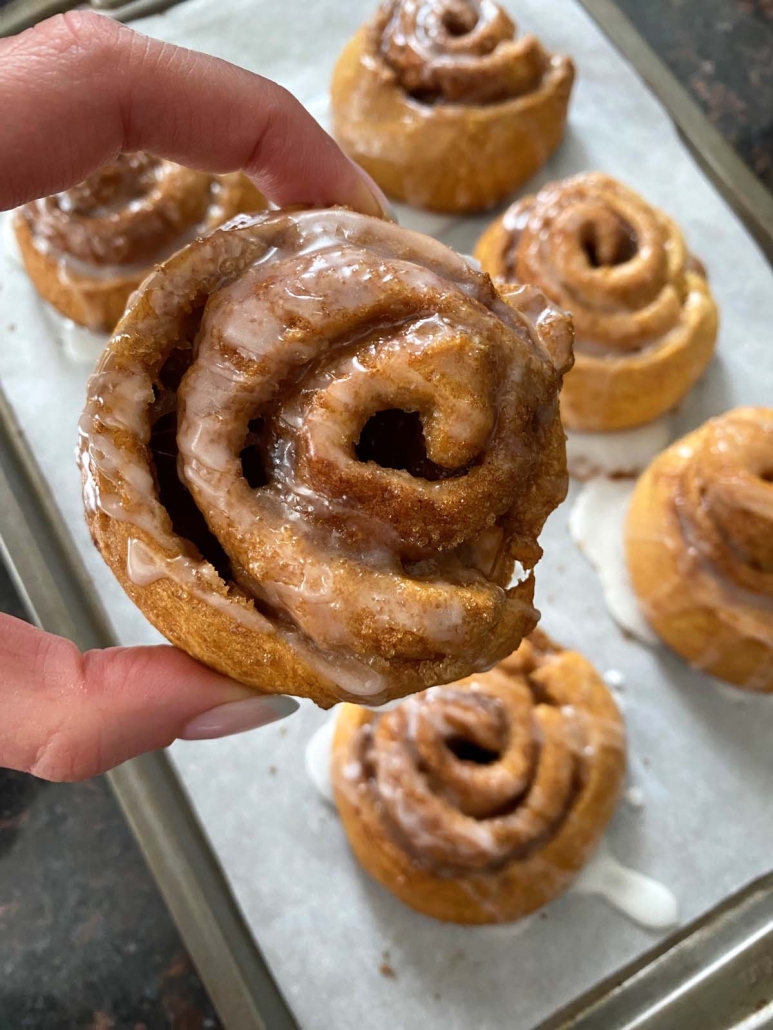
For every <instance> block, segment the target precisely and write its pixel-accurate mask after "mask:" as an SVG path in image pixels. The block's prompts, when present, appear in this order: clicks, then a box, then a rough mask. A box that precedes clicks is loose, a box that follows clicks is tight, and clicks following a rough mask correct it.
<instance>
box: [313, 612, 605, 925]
mask: <svg viewBox="0 0 773 1030" xmlns="http://www.w3.org/2000/svg"><path fill="white" fill-rule="evenodd" d="M624 770H625V731H624V727H623V722H622V719H621V717H620V713H619V712H618V709H617V706H616V705H615V702H614V700H613V699H612V696H611V695H610V693H609V692H608V690H607V688H606V687H605V686H604V683H603V681H602V680H601V677H600V676H599V675H598V673H597V672H596V670H595V669H594V668H593V666H592V665H591V664H590V662H588V661H587V659H585V658H584V657H583V656H582V655H580V654H578V653H576V652H573V651H565V650H563V649H562V648H561V647H559V646H558V645H556V644H554V643H553V642H552V641H551V640H550V639H549V638H548V637H547V636H546V635H545V634H544V633H541V632H540V631H539V630H537V631H536V632H535V633H533V634H532V636H531V637H529V638H527V639H526V640H524V641H523V643H522V644H521V646H520V648H519V650H518V651H517V652H516V653H515V654H513V655H512V656H511V657H510V658H508V659H506V660H505V661H504V662H502V663H501V664H500V665H498V666H497V667H496V668H494V669H492V670H491V671H490V672H487V673H482V674H479V675H477V676H473V677H470V678H469V679H467V680H464V681H462V682H461V683H454V684H451V685H450V686H446V687H433V688H432V689H431V690H428V691H426V692H425V693H422V694H417V695H415V696H414V697H412V698H409V699H407V700H406V701H404V702H402V703H401V704H400V705H399V706H397V707H396V708H394V709H392V710H391V711H389V712H385V713H383V714H381V713H379V714H376V713H374V712H370V711H367V710H365V709H362V708H360V707H356V706H354V705H345V706H344V707H343V708H342V709H341V713H340V715H339V716H338V720H337V723H336V729H335V737H334V740H333V751H332V765H331V772H332V782H333V788H334V792H335V800H336V804H337V806H338V811H339V813H340V815H341V820H342V822H343V825H344V829H345V831H346V834H347V837H348V838H349V843H350V844H351V847H352V850H353V851H354V853H355V855H356V857H357V859H358V860H359V862H360V863H361V865H362V866H363V867H364V868H365V869H366V870H367V871H368V872H369V873H370V874H371V876H373V877H375V879H377V880H378V881H379V882H380V883H382V884H383V885H384V886H385V887H387V889H388V890H390V891H392V893H393V894H395V895H396V896H397V897H398V898H400V900H401V901H404V902H405V903H406V904H407V905H410V906H411V907H412V908H415V909H417V910H418V911H419V912H423V913H425V914H426V915H429V916H434V917H435V918H436V919H443V920H446V921H448V922H455V923H493V922H506V921H509V920H513V919H519V918H520V917H522V916H525V915H528V914H529V913H530V912H533V911H534V910H535V909H537V908H540V907H541V906H542V905H545V904H547V902H549V901H551V900H552V899H553V898H555V897H557V896H558V895H559V894H560V893H561V892H562V891H564V890H566V888H567V887H568V886H569V884H570V883H571V881H572V880H573V879H574V877H575V876H576V874H577V873H578V872H579V871H580V869H581V868H582V867H583V866H584V865H585V863H586V862H587V861H588V859H589V858H590V856H591V854H592V852H593V851H594V849H595V847H596V845H597V844H598V841H599V839H600V838H601V835H602V833H603V832H604V829H605V828H606V825H607V823H608V822H609V819H610V818H611V816H612V813H613V811H614V808H615V804H616V802H617V798H618V796H619V793H620V788H621V785H622V780H623V774H624Z"/></svg>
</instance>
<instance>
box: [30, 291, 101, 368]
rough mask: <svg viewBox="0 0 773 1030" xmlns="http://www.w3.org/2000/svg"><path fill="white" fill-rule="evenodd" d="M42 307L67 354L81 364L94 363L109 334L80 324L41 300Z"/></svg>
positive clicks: (53, 333) (56, 337) (54, 335)
mask: <svg viewBox="0 0 773 1030" xmlns="http://www.w3.org/2000/svg"><path fill="white" fill-rule="evenodd" d="M41 307H42V309H43V312H44V314H45V318H46V321H47V322H48V324H49V326H50V328H51V334H52V335H53V337H54V338H55V339H56V341H57V343H58V344H59V345H60V346H61V348H62V350H63V351H64V353H65V355H66V356H67V357H68V358H69V359H70V360H71V361H74V362H76V363H77V364H79V365H93V364H94V363H95V362H96V360H97V358H98V357H99V355H100V354H101V353H102V351H103V350H104V349H105V346H106V344H107V341H108V340H109V339H110V336H109V334H108V333H99V332H96V330H94V329H87V328H86V326H84V325H78V324H77V322H73V320H72V319H71V318H65V316H64V315H62V314H60V313H59V312H58V311H57V310H56V308H52V307H51V305H50V304H46V303H45V302H41Z"/></svg>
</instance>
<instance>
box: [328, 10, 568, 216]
mask: <svg viewBox="0 0 773 1030" xmlns="http://www.w3.org/2000/svg"><path fill="white" fill-rule="evenodd" d="M515 31H516V30H515V25H514V24H513V22H512V21H511V20H510V18H509V17H508V16H507V14H506V13H505V12H504V11H503V10H502V9H501V8H500V7H499V5H498V4H496V3H493V2H492V0H484V3H483V4H480V3H474V2H473V0H441V2H438V0H419V2H415V0H390V2H387V3H384V4H383V5H382V6H381V8H380V10H379V11H378V13H377V14H376V16H375V17H374V19H373V21H372V22H370V23H369V24H368V25H366V26H364V27H363V28H362V29H361V30H360V31H359V32H358V33H357V34H356V35H355V37H354V38H353V39H352V40H351V41H350V42H349V44H348V45H347V46H346V48H345V49H344V51H343V53H342V54H341V56H340V58H339V60H338V63H337V65H336V68H335V71H334V73H333V80H332V84H331V99H332V112H333V129H334V135H335V136H336V139H337V140H338V141H339V143H340V144H341V146H342V147H343V148H344V150H346V152H347V153H348V154H349V155H350V156H351V157H353V158H354V159H355V161H357V162H358V163H359V164H361V165H362V167H363V168H364V169H365V170H366V171H367V172H369V174H370V175H372V176H373V178H374V179H375V180H376V182H377V183H378V184H379V185H380V186H381V188H382V189H383V190H384V191H385V192H386V193H387V194H388V195H389V196H390V197H394V198H395V199H397V200H404V201H406V202H408V203H409V204H414V205H416V206H417V207H423V208H427V209H428V210H430V211H447V212H462V211H479V210H482V209H484V208H487V207H491V206H492V205H494V204H496V203H498V202H499V201H501V200H503V199H504V198H505V197H507V196H508V195H509V194H510V193H512V192H513V191H514V190H516V189H518V187H519V186H521V185H522V184H523V183H524V182H525V181H526V180H527V179H528V178H530V177H531V176H532V175H533V174H534V173H535V172H536V171H537V170H538V169H539V168H541V167H542V165H543V164H544V163H545V161H546V160H547V159H548V158H549V157H550V155H551V154H552V153H553V151H554V150H555V149H556V147H557V146H558V144H559V143H560V142H561V138H562V136H563V133H564V127H565V124H566V112H567V107H568V104H569V94H570V92H571V88H572V83H573V81H574V66H573V64H572V62H571V60H570V59H569V58H568V57H563V56H560V55H555V54H554V55H550V54H547V53H546V52H545V51H544V50H543V48H542V46H541V45H540V43H539V41H538V40H537V39H536V38H535V37H534V36H524V37H523V38H521V39H516V38H515Z"/></svg>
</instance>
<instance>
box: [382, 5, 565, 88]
mask: <svg viewBox="0 0 773 1030" xmlns="http://www.w3.org/2000/svg"><path fill="white" fill-rule="evenodd" d="M374 30H375V33H376V38H377V40H378V43H379V49H380V52H381V54H382V55H383V57H384V60H385V61H386V63H387V65H388V66H389V67H390V68H391V69H392V71H393V72H394V73H395V75H396V76H397V78H398V80H399V82H400V83H401V85H402V86H403V88H404V89H405V90H406V92H407V93H409V94H411V95H412V96H414V97H415V98H416V99H417V100H419V101H421V102H422V103H430V104H432V103H441V102H445V103H467V104H493V103H498V102H501V101H504V100H508V99H510V98H512V97H516V96H521V95H522V94H524V93H528V92H531V91H532V90H534V89H536V88H537V87H538V86H539V84H540V82H541V80H542V78H543V76H544V74H545V71H546V68H547V66H548V58H547V55H546V54H545V52H544V50H543V49H542V47H541V46H540V44H539V43H538V42H537V40H536V39H535V38H534V37H533V36H525V37H524V38H523V39H516V38H515V31H516V30H515V24H514V23H513V21H512V20H511V19H510V17H509V16H508V15H507V14H506V13H505V11H504V10H503V9H502V8H501V7H500V6H499V5H498V4H496V3H494V2H493V0H441V2H440V3H437V2H435V0H392V2H388V3H386V4H384V6H383V8H382V10H381V12H380V14H379V15H378V16H377V18H376V22H375V26H374Z"/></svg>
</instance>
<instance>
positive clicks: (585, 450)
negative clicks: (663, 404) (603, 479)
mask: <svg viewBox="0 0 773 1030" xmlns="http://www.w3.org/2000/svg"><path fill="white" fill-rule="evenodd" d="M671 437H672V419H671V416H670V415H665V416H663V417H662V418H659V419H656V420H655V421H654V422H650V423H648V425H646V426H639V427H638V428H636V429H623V430H618V431H616V432H615V431H612V432H606V433H580V432H578V431H576V430H572V429H567V431H566V464H567V467H568V468H569V472H570V474H571V475H572V476H574V477H575V479H591V478H592V477H593V476H635V475H638V473H639V472H641V471H642V470H643V469H645V468H646V467H647V465H649V463H650V462H651V461H652V459H653V458H654V457H655V455H656V454H659V453H660V452H661V451H662V450H663V448H664V447H666V446H668V444H669V442H670V441H671Z"/></svg>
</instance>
